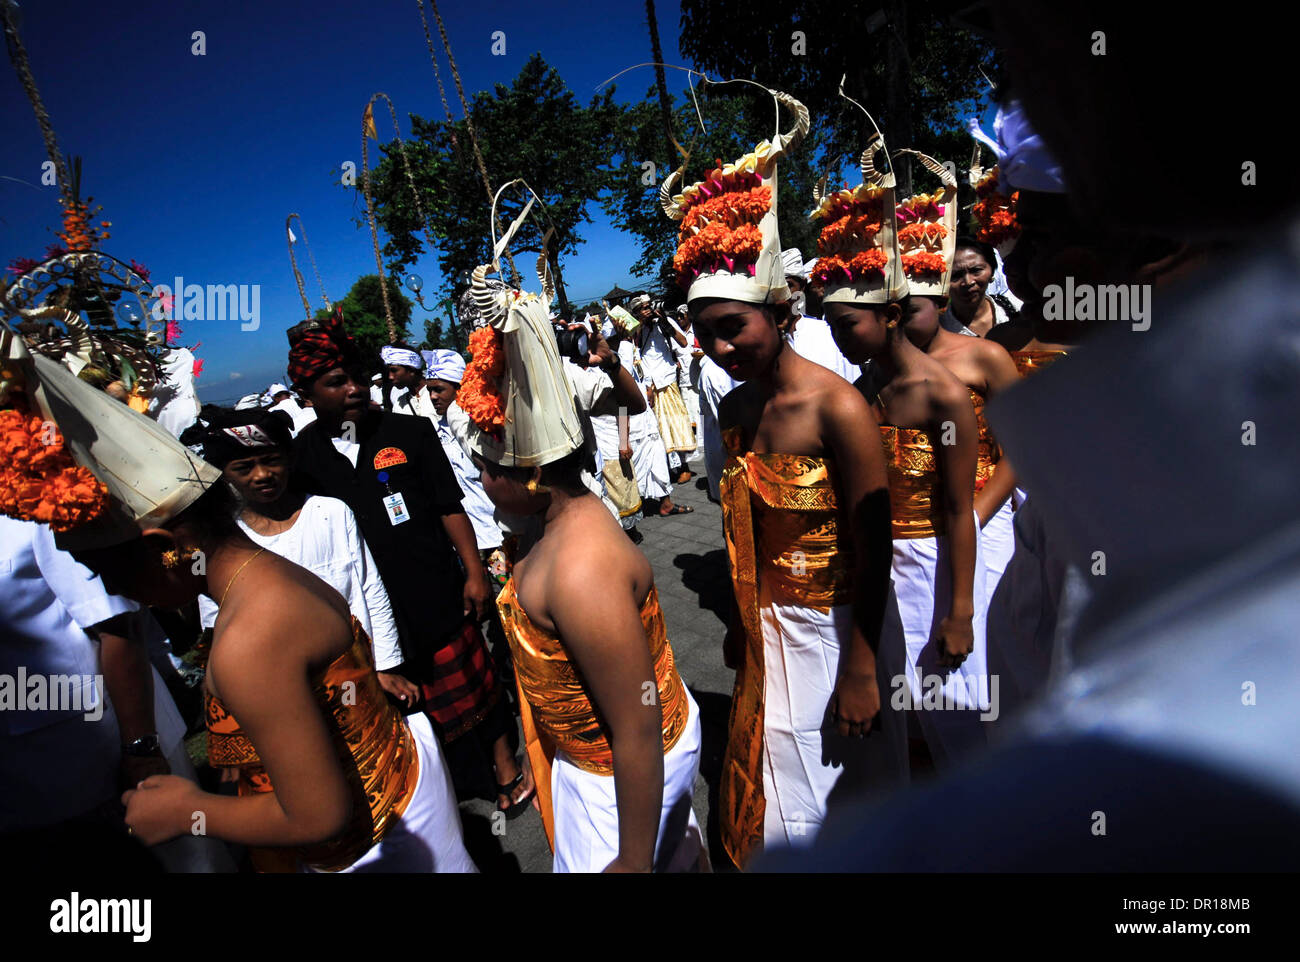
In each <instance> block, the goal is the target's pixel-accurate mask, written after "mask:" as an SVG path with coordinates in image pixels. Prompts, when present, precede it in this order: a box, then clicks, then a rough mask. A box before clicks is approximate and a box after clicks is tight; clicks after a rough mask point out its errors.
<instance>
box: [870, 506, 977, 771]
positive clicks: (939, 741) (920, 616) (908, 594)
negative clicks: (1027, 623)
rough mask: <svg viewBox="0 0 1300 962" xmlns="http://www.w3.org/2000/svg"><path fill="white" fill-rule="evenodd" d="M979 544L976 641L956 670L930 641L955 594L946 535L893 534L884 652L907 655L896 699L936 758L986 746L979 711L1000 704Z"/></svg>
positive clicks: (895, 683) (894, 657)
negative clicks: (942, 660)
mask: <svg viewBox="0 0 1300 962" xmlns="http://www.w3.org/2000/svg"><path fill="white" fill-rule="evenodd" d="M978 523H979V522H978V520H976V524H977V525H978ZM975 545H976V548H975V579H974V585H973V588H972V600H973V602H974V608H975V613H974V617H972V618H971V628H972V630H973V633H974V636H975V645H974V648H973V649H972V651H971V653H970V655H969V656H967V658H966V660H965V661H964V662H962V666H961V667H960V668H957V669H952V668H943V667H940V665H939V647H938V642H937V641H936V640H933V639H934V635H935V632H936V630H937V629H938V627H939V623H940V622H941V621H942V620H943V619H944V618H945V617H947V615H948V607H949V604H950V603H951V600H952V574H951V570H952V569H951V567H950V564H949V560H948V538H947V536H942V537H933V538H895V539H894V563H893V587H892V589H891V591H890V597H889V604H888V606H887V607H886V609H885V623H884V626H883V628H882V629H881V640H880V647H881V650H882V656H883V657H885V658H886V660H887V661H888V662H889V663H891V664H897V663H898V661H899V658H898V656H899V654H900V653H901V654H902V656H903V663H904V664H905V665H906V668H905V671H904V673H903V677H902V678H896V677H894V676H891V678H890V680H889V687H890V689H891V698H892V699H893V701H894V703H895V706H896V707H903V708H910V709H914V710H915V711H914V714H913V716H912V717H913V718H914V719H915V721H916V723H917V724H919V726H920V730H921V734H923V735H924V737H925V741H926V744H927V745H928V746H929V748H930V754H931V755H932V756H933V758H934V760H935V764H936V765H945V764H948V763H951V762H953V761H956V760H957V759H958V758H960V757H962V756H965V755H968V754H970V753H972V752H975V751H978V750H979V749H980V748H982V747H984V745H985V744H986V743H987V723H986V721H984V720H981V718H980V716H981V714H985V713H988V714H993V713H995V712H996V711H997V710H998V705H997V703H996V702H997V699H998V687H997V680H996V679H995V678H993V677H992V676H991V675H990V673H989V668H988V651H987V645H986V639H985V620H986V617H987V612H988V602H987V598H986V596H985V594H984V583H985V573H984V566H983V558H982V557H981V552H980V539H979V538H978V537H977V538H976V539H975ZM904 686H905V687H904ZM989 720H992V719H989Z"/></svg>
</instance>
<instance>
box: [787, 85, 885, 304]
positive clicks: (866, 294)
mask: <svg viewBox="0 0 1300 962" xmlns="http://www.w3.org/2000/svg"><path fill="white" fill-rule="evenodd" d="M840 96H841V97H843V98H844V99H845V100H847V101H849V103H851V104H853V105H854V106H856V107H857V108H858V109H859V110H861V111H862V112H863V113H864V114H866V115H867V119H868V120H870V121H871V126H872V128H873V133H872V135H871V138H870V139H869V140H868V141H867V146H866V149H865V150H863V151H862V156H861V157H860V158H859V160H858V164H859V167H860V168H861V170H862V183H861V184H860V185H859V186H858V187H856V188H848V187H846V188H845V189H844V190H839V191H835V192H834V193H827V192H826V187H825V185H826V178H823V179H822V183H821V184H820V185H819V186H818V187H817V189H816V190H815V191H814V192H813V200H814V201H815V202H816V205H817V206H816V207H814V208H813V211H812V214H810V215H809V216H810V217H811V218H812V219H813V220H815V221H817V222H819V223H820V224H822V225H823V226H822V228H821V232H820V234H819V235H818V238H817V267H816V268H815V269H814V271H813V275H814V276H815V277H816V278H817V279H818V280H819V281H821V283H822V285H823V291H824V293H823V296H822V300H823V301H824V302H825V303H827V304H831V303H836V302H839V303H847V304H889V303H891V302H893V301H897V300H899V299H900V298H902V297H904V296H906V295H907V293H908V292H909V288H908V285H907V276H906V274H905V273H904V270H903V262H902V258H901V257H900V255H899V250H898V224H897V215H896V213H895V205H894V188H895V179H894V171H893V168H892V167H891V168H890V169H889V170H887V171H885V172H882V171H880V170H879V169H877V167H876V154H877V153H882V154H885V157H886V162H888V152H887V151H886V149H885V138H884V135H883V134H881V132H880V128H879V127H877V126H876V122H875V121H874V120H872V118H871V114H869V113H867V110H866V108H865V107H863V106H862V105H861V104H859V103H858V102H857V101H856V100H854V99H853V98H852V97H849V96H848V95H846V94H845V93H844V81H843V80H841V81H840Z"/></svg>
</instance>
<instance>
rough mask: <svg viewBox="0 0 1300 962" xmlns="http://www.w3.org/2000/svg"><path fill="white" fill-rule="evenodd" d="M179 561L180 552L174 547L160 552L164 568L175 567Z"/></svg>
mask: <svg viewBox="0 0 1300 962" xmlns="http://www.w3.org/2000/svg"><path fill="white" fill-rule="evenodd" d="M180 563H181V556H180V552H178V551H177V550H176V549H175V548H169V549H168V550H167V551H164V552H163V553H162V566H163V567H164V568H175V567H177V566H179V565H180Z"/></svg>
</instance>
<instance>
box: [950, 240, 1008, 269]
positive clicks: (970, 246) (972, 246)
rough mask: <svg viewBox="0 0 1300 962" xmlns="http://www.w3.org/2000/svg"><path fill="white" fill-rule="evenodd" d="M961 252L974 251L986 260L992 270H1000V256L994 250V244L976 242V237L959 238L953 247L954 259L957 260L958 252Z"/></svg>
mask: <svg viewBox="0 0 1300 962" xmlns="http://www.w3.org/2000/svg"><path fill="white" fill-rule="evenodd" d="M961 250H967V251H974V252H975V253H976V254H979V256H980V257H982V258H984V260H985V262H986V263H987V264H988V265H989V269H990V270H994V271H996V270H997V269H998V255H997V253H996V252H995V251H994V250H993V245H992V244H986V243H985V242H984V241H981V240H976V239H975V238H974V237H958V238H957V243H956V244H954V245H953V251H952V254H953V257H954V258H955V257H956V256H957V251H961Z"/></svg>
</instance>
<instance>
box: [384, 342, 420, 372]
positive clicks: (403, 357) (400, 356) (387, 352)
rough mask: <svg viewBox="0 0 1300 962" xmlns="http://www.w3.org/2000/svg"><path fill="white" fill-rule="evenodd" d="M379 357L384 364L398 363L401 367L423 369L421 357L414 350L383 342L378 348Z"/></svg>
mask: <svg viewBox="0 0 1300 962" xmlns="http://www.w3.org/2000/svg"><path fill="white" fill-rule="evenodd" d="M379 357H380V359H381V360H382V361H383V362H384V363H385V364H400V365H402V366H403V367H413V368H415V369H416V370H417V371H422V370H424V361H423V359H422V358H421V357H420V355H418V354H416V353H415V352H414V351H406V350H403V349H402V348H400V347H392V346H390V345H387V344H385V345H384V346H383V347H381V348H380V349H379Z"/></svg>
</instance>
